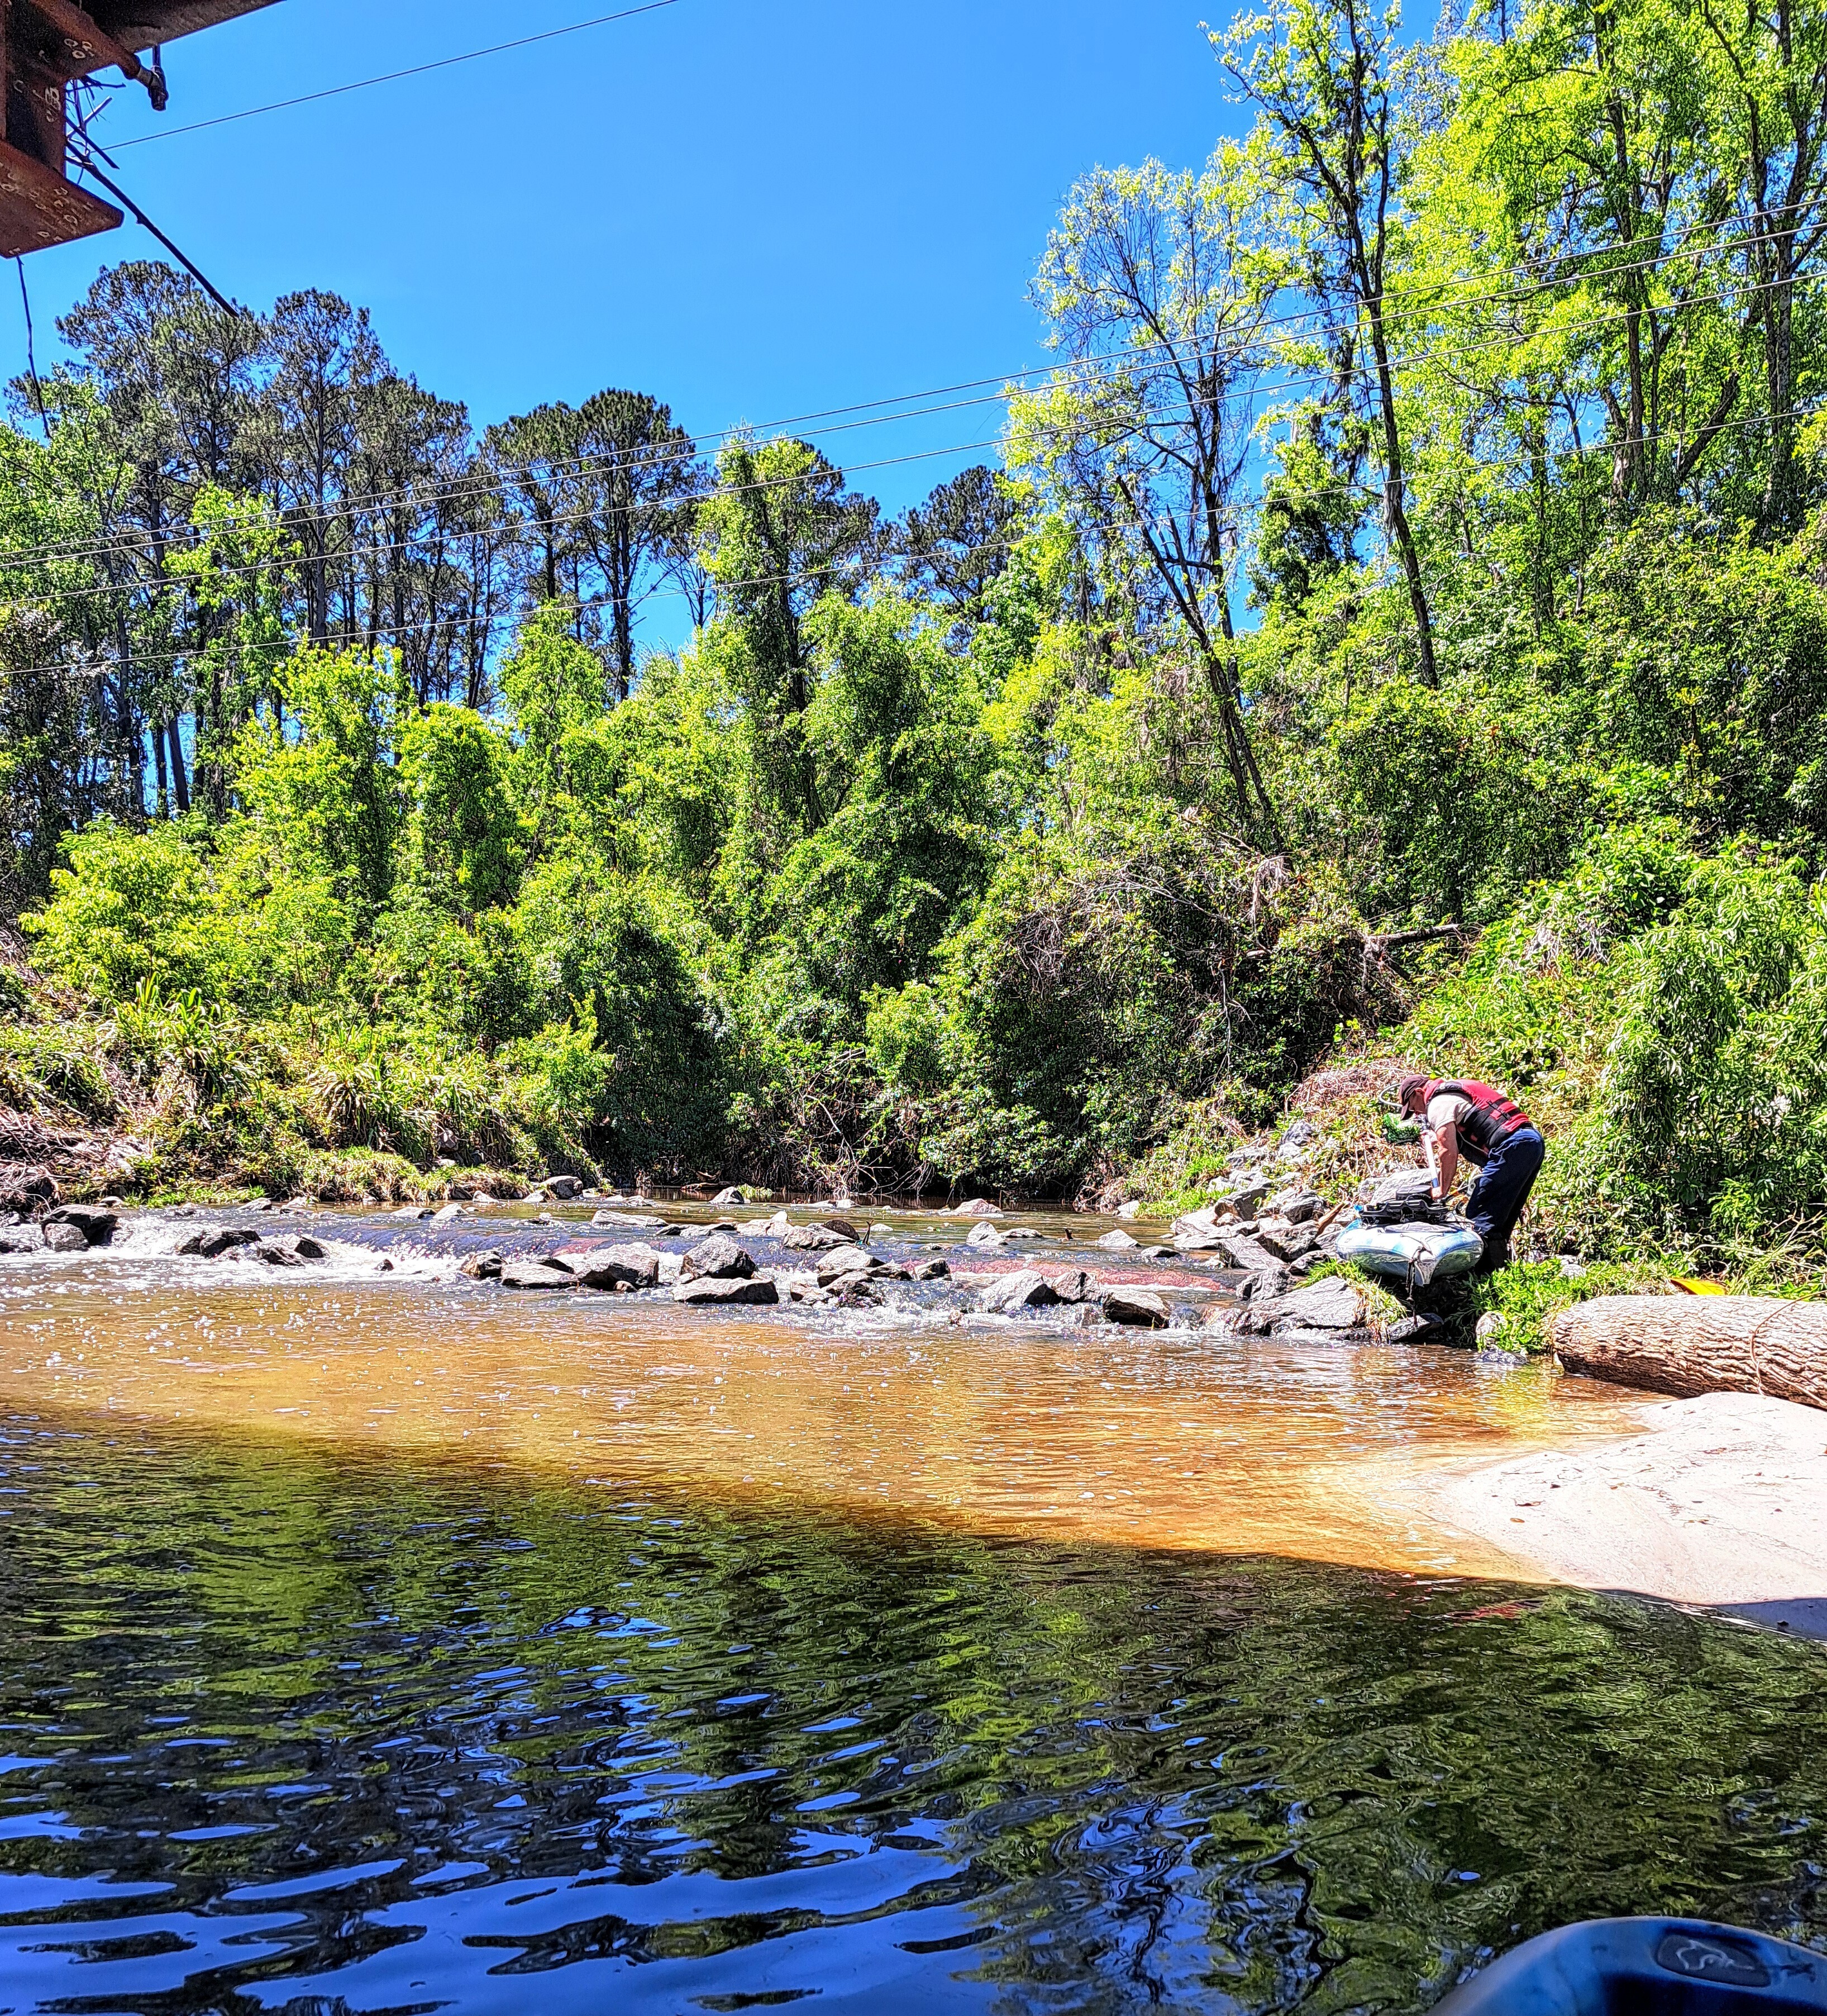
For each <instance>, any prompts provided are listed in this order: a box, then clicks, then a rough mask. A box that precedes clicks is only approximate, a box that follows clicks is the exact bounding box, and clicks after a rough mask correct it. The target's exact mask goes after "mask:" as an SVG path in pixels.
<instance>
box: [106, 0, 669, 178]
mask: <svg viewBox="0 0 1827 2016" xmlns="http://www.w3.org/2000/svg"><path fill="white" fill-rule="evenodd" d="M678 4H679V0H647V4H646V5H645V6H642V7H624V8H623V9H621V11H620V13H615V14H599V15H596V16H595V17H594V18H593V19H592V20H588V21H572V22H570V23H567V24H566V26H565V27H562V28H546V29H544V30H542V31H541V32H540V33H539V34H536V35H521V36H519V37H517V38H516V39H515V40H514V41H511V42H495V43H491V45H490V46H489V47H488V48H487V49H466V50H465V51H464V52H463V53H462V55H461V56H440V57H438V58H437V59H436V61H434V62H432V63H414V64H412V66H410V67H408V69H405V70H388V71H387V72H385V73H384V74H383V75H381V76H379V77H358V78H357V79H356V80H355V81H354V83H352V84H333V85H330V86H329V88H327V89H325V90H323V91H307V92H305V93H304V95H303V96H302V97H299V98H281V99H275V101H274V102H273V103H272V104H271V105H250V106H247V107H246V110H243V111H240V112H225V113H222V114H221V117H219V118H215V119H199V120H196V121H194V122H193V123H192V124H190V125H189V126H169V127H166V128H162V129H161V130H160V131H157V132H156V133H142V134H139V135H137V136H136V137H135V138H134V139H131V140H117V141H116V142H114V144H115V146H117V147H120V148H126V147H144V146H148V145H149V143H150V142H153V141H154V140H175V139H178V137H179V135H182V134H185V133H206V132H207V131H209V130H210V128H211V127H214V126H233V125H236V124H239V122H240V121H242V120H243V119H262V118H264V117H265V116H266V115H267V113H269V112H290V110H292V108H293V106H298V105H318V104H321V103H322V102H323V100H324V99H326V98H345V97H347V95H348V94H349V93H350V92H352V91H369V90H372V88H374V86H375V85H377V84H397V83H398V82H399V81H401V78H403V77H429V76H430V74H431V73H432V72H433V70H454V69H455V67H457V65H458V64H459V63H480V61H481V59H483V58H484V56H505V55H506V54H507V52H509V50H510V49H531V48H532V47H533V46H534V45H535V44H536V43H539V42H556V41H558V40H559V38H560V37H561V36H565V35H581V34H583V33H584V31H585V30H586V29H587V28H606V27H608V26H609V24H610V22H612V21H631V20H633V19H634V18H635V16H636V15H637V14H657V13H660V10H661V9H663V8H666V7H676V6H677V5H678Z"/></svg>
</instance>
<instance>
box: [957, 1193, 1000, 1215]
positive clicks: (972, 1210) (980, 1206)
mask: <svg viewBox="0 0 1827 2016" xmlns="http://www.w3.org/2000/svg"><path fill="white" fill-rule="evenodd" d="M951 1215H952V1216H953V1217H954V1218H1000V1217H1001V1216H1002V1206H1001V1205H1000V1204H991V1202H990V1201H989V1200H988V1199H987V1197H973V1198H972V1199H971V1201H969V1203H968V1204H957V1205H955V1206H954V1207H953V1208H952V1211H951Z"/></svg>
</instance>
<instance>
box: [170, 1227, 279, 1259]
mask: <svg viewBox="0 0 1827 2016" xmlns="http://www.w3.org/2000/svg"><path fill="white" fill-rule="evenodd" d="M258 1244H260V1234H259V1233H257V1232H250V1231H248V1230H247V1229H246V1227H245V1226H239V1225H212V1226H207V1227H206V1228H205V1229H203V1231H201V1232H193V1233H192V1234H191V1235H190V1237H189V1238H188V1239H187V1240H185V1241H184V1243H183V1244H182V1245H181V1246H180V1247H178V1251H179V1252H180V1253H185V1254H192V1255H195V1256H196V1257H197V1258H200V1259H203V1260H219V1259H221V1257H222V1255H224V1254H225V1253H231V1252H232V1251H234V1249H235V1248H236V1247H237V1246H257V1245H258Z"/></svg>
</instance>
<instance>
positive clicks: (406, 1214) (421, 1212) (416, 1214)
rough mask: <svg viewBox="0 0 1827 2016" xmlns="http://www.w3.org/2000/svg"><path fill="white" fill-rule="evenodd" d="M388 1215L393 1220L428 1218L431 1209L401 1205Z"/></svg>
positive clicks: (427, 1206) (426, 1205)
mask: <svg viewBox="0 0 1827 2016" xmlns="http://www.w3.org/2000/svg"><path fill="white" fill-rule="evenodd" d="M390 1215H392V1216H393V1217H394V1218H430V1215H431V1207H430V1204H401V1207H400V1208H399V1209H398V1210H397V1211H394V1212H393V1213H391V1214H390Z"/></svg>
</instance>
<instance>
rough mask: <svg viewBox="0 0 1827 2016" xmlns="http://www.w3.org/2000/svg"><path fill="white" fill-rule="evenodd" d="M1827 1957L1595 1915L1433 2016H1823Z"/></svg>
mask: <svg viewBox="0 0 1827 2016" xmlns="http://www.w3.org/2000/svg"><path fill="white" fill-rule="evenodd" d="M1823 2011H1827V1955H1823V1954H1821V1953H1811V1952H1810V1951H1809V1950H1808V1949H1807V1947H1806V1946H1791V1945H1790V1944H1789V1942H1788V1941H1787V1940H1786V1939H1768V1938H1766V1937H1765V1935H1764V1934H1763V1933H1761V1932H1747V1931H1741V1930H1739V1928H1738V1927H1737V1926H1735V1925H1714V1924H1708V1923H1707V1921H1705V1920H1704V1919H1700V1918H1595V1919H1593V1920H1591V1921H1589V1922H1588V1923H1587V1924H1581V1925H1566V1926H1563V1928H1562V1929H1561V1930H1560V1931H1558V1932H1544V1933H1543V1934H1542V1935H1541V1937H1540V1938H1539V1939H1530V1941H1529V1942H1527V1944H1526V1945H1523V1946H1518V1947H1516V1949H1515V1950H1514V1951H1513V1952H1511V1953H1505V1955H1504V1957H1503V1958H1502V1960H1494V1961H1492V1963H1491V1965H1490V1966H1489V1967H1486V1968H1485V1969H1484V1971H1482V1972H1481V1973H1479V1974H1475V1975H1473V1977H1472V1978H1471V1979H1470V1980H1469V1981H1466V1982H1461V1983H1460V1984H1459V1985H1458V1987H1457V1988H1455V1989H1453V1990H1452V1991H1451V1993H1450V1994H1448V1995H1447V1996H1445V1997H1444V1998H1443V1999H1442V2000H1440V2001H1439V2002H1437V2003H1435V2004H1434V2006H1433V2016H1822V2012H1823Z"/></svg>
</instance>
